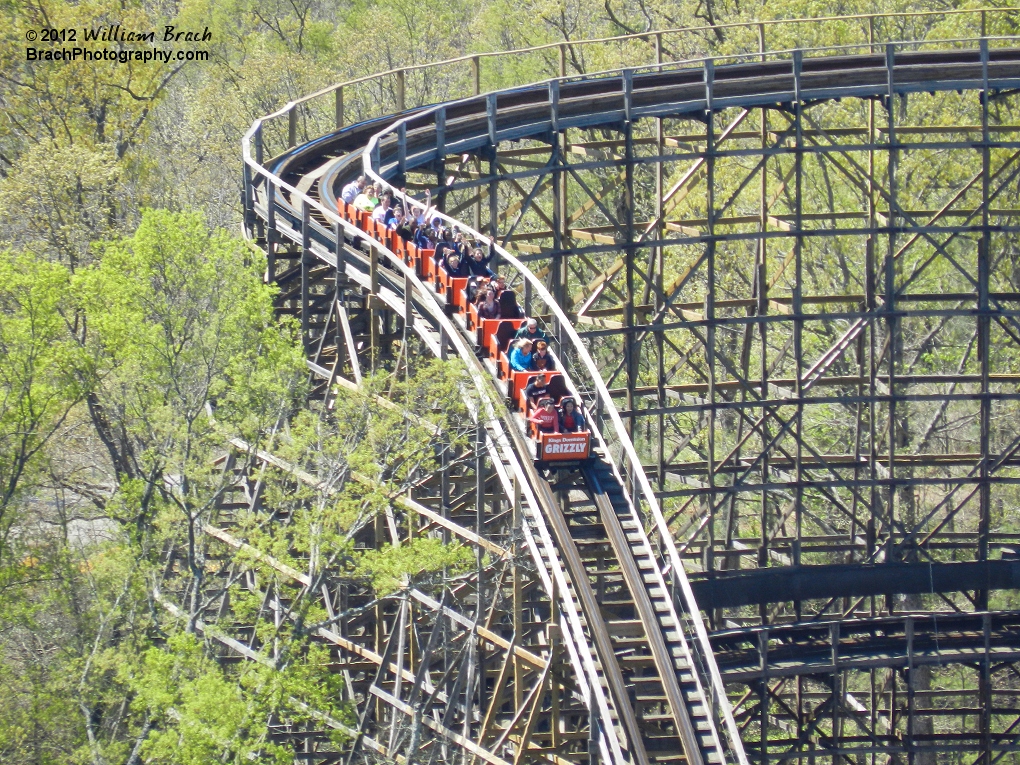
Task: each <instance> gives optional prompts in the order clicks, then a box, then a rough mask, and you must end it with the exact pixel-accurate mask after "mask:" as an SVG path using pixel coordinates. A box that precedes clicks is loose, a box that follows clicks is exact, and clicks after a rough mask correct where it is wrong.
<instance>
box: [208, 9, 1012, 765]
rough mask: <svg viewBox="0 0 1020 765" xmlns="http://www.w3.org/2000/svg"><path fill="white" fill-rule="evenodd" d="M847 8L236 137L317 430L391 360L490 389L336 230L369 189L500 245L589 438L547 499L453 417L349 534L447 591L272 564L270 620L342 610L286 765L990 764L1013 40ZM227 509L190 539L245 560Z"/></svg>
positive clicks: (404, 287)
mask: <svg viewBox="0 0 1020 765" xmlns="http://www.w3.org/2000/svg"><path fill="white" fill-rule="evenodd" d="M978 13H979V12H975V13H973V14H971V15H970V16H967V17H966V18H967V19H968V20H970V21H973V22H974V23H977V21H976V20H977V19H978V18H980V19H981V22H980V23H981V24H982V25H983V24H985V23H986V22H987V19H986V17H985V14H984V13H982V14H981V16H980V17H979V16H978ZM1003 13H1004V14H1006V16H1004V17H1003V18H1007V19H1011V20H1012V21H1011V22H1010V23H1014V24H1015V23H1016V21H1017V19H1016V13H1015V12H1014V11H1005V12H1003ZM1009 14H1012V15H1009ZM881 18H882V17H864V19H865V21H862V22H861V26H862V28H863V29H865V30H867V29H870V30H871V36H870V38H869V39H866V40H865V41H863V42H864V43H865V44H863V45H861V46H858V47H856V48H853V49H845V50H815V51H805V52H802V51H800V50H791V51H785V52H783V53H776V54H772V53H767V52H765V48H764V32H765V26H764V25H762V26H761V30H760V31H761V40H762V47H761V48H760V49H757V50H752V51H750V52H749V53H747V55H742V56H735V57H733V58H730V59H716V60H713V59H706V60H696V61H686V62H683V63H675V64H674V63H668V62H667V59H669V58H671V57H673V56H676V54H677V52H678V51H685V50H689V46H688V47H685V45H682V44H680V42H677V40H681V42H682V40H683V39H687V38H683V36H682V35H681V33H679V32H677V33H670V32H660V33H649V34H647V35H644V36H643V37H639V38H637V39H635V38H622V39H624V40H625V41H626V44H627V45H631V44H633V45H634V46H636V48H634V49H628V50H639V51H643V54H641V55H643V56H644V57H643V58H640V59H639V58H637V57H636V54H628V55H629V56H631V58H630V60H628V61H626V62H625V63H626V64H627V65H629V66H633V67H634V68H630V69H621V70H617V71H610V72H603V73H601V74H599V75H598V76H591V77H587V76H583V75H580V74H578V75H576V76H569V77H568V76H567V71H566V69H567V64H568V62H574V64H575V66H576V65H577V62H578V60H579V59H578V54H579V52H580V53H581V54H583V53H584V50H583V49H582V48H583V46H581V45H579V44H578V45H577V47H575V44H569V45H568V44H562V45H559V46H554V47H552V48H550V49H549V50H550V51H551V53H552V54H553V58H552V59H551V62H552V63H553V65H554V66H555V65H556V63H557V62H558V65H559V67H560V69H559V75H560V77H558V78H555V77H554V78H553V79H551V80H549V81H548V82H543V83H539V84H535V85H530V86H526V87H520V88H516V89H514V90H510V91H502V92H492V93H487V94H485V93H481V90H482V88H481V78H480V76H479V71H480V66H481V63H483V62H485V63H486V66H488V65H489V64H488V63H487V62H489V59H487V58H483V57H479V56H475V57H468V58H466V59H464V60H463V61H461V62H459V63H463V64H465V65H467V66H469V67H470V74H469V79H468V97H467V98H464V99H462V100H453V101H449V102H447V103H443V104H441V105H439V106H435V107H415V108H408V107H409V105H410V101H411V100H412V99H411V98H410V97H409V96H408V93H407V91H408V89H409V88H410V87H411V86H412V85H413V83H414V82H417V80H415V79H414V78H415V77H417V76H418V75H419V74H422V72H419V71H417V70H415V71H411V70H406V71H405V70H399V71H397V72H392V73H387V74H386V75H385V76H383V79H380V80H379V81H380V82H385V83H389V84H390V85H392V91H391V92H392V98H393V102H392V103H390V104H389V105H388V107H387V108H386V111H389V112H392V113H393V114H394V116H393V117H392V118H391V119H388V120H376V121H373V122H371V123H366V122H365V121H364V120H362V121H359V122H358V123H357V124H355V125H352V126H349V127H344V126H343V120H344V98H345V96H344V93H345V90H344V86H338V87H336V88H332V89H329V90H327V91H323V92H322V93H320V94H316V96H314V97H310V98H309V99H304V100H302V101H300V102H295V103H292V104H289V105H288V106H287V107H285V108H284V109H283V110H281V111H280V112H278V113H277V114H275V115H271V116H270V117H267V118H264V119H262V120H259V121H258V122H256V124H255V125H254V126H253V128H252V130H251V131H250V132H249V134H248V136H246V139H245V225H246V229H247V231H248V233H249V235H250V236H251V238H252V239H253V240H254V241H255V242H257V243H258V245H259V246H261V247H263V248H264V249H265V250H266V252H267V254H268V259H269V272H268V277H269V278H270V279H271V280H273V281H275V282H276V283H278V284H279V286H280V295H279V309H280V310H281V311H284V312H289V313H293V314H294V315H296V316H298V317H299V318H300V322H301V327H302V332H303V336H304V339H305V342H306V347H307V349H308V355H309V361H308V366H309V370H310V374H311V376H312V378H313V380H314V382H315V385H314V387H313V395H312V403H311V404H310V405H311V406H313V407H318V408H319V409H321V410H322V411H323V412H324V413H326V412H328V409H329V404H330V401H331V399H332V397H334V396H336V395H342V393H338V391H342V390H343V389H344V386H349V385H352V384H357V382H358V381H359V380H360V378H361V376H362V374H363V371H364V370H365V369H366V368H368V367H369V366H371V365H376V366H379V365H382V366H385V365H387V364H388V363H390V361H389V360H392V359H393V358H395V357H396V356H397V355H398V351H399V346H400V344H402V343H403V344H407V347H408V348H409V349H411V352H414V353H429V354H434V355H437V356H443V357H459V358H461V359H462V360H463V361H464V363H465V364H466V365H467V367H468V369H469V371H470V372H471V374H472V375H473V379H474V381H475V384H476V385H477V386H479V389H483V388H486V386H489V387H491V386H492V385H494V384H495V383H493V382H492V380H491V378H490V377H489V376H488V374H487V371H486V369H485V368H484V366H482V365H481V364H480V363H479V362H478V361H477V359H476V358H475V354H474V349H473V348H472V347H471V343H470V336H469V335H467V334H465V333H464V332H463V327H462V325H461V324H460V319H459V317H457V316H455V315H451V313H450V311H449V310H448V307H447V306H446V305H445V302H444V299H443V297H442V296H437V295H436V294H435V293H433V292H432V291H431V289H430V288H429V286H428V285H426V284H424V283H423V282H422V280H421V279H420V278H419V276H420V274H417V273H415V270H414V268H413V263H412V265H410V266H409V265H407V264H406V263H404V262H402V261H401V260H400V259H398V258H397V257H396V256H395V255H394V253H393V251H392V250H390V249H388V248H387V247H386V246H385V244H384V243H381V242H378V241H375V240H373V239H372V238H371V237H369V236H366V235H364V233H363V232H359V231H358V230H357V229H356V228H355V227H353V226H351V224H350V223H349V222H347V221H344V220H341V219H340V218H339V217H338V216H337V215H336V209H337V208H336V196H337V194H338V192H339V189H340V187H341V186H342V185H343V184H344V183H345V182H347V181H349V180H350V179H351V178H352V177H354V176H356V175H359V174H362V173H369V174H370V175H373V176H374V177H377V178H380V179H383V180H385V181H386V182H387V183H389V184H391V185H393V186H395V187H397V188H400V187H406V188H407V190H408V192H409V193H415V194H417V192H418V191H420V190H422V189H424V188H432V189H433V194H434V196H435V197H436V198H437V199H438V200H439V203H440V209H441V210H442V211H443V212H444V214H445V215H446V216H448V217H449V218H450V219H456V220H459V221H462V223H461V224H460V225H461V226H462V228H463V229H467V230H469V231H472V232H474V234H475V235H476V236H477V237H478V238H479V239H481V240H482V241H483V242H485V243H486V246H488V247H490V248H491V249H492V250H493V251H495V252H496V253H498V257H497V259H496V262H497V263H499V268H500V270H501V272H502V273H504V274H506V275H507V276H508V277H509V282H510V284H511V286H512V287H513V288H515V289H516V290H517V292H518V294H519V295H520V296H521V298H522V302H523V303H524V304H525V308H526V311H527V313H528V315H536V316H539V317H540V318H541V320H542V321H543V322H544V324H545V326H546V327H547V329H548V330H549V331H550V332H551V333H552V334H553V335H554V336H555V338H556V339H557V343H556V345H555V349H556V351H557V353H558V354H559V358H560V359H561V360H562V361H563V362H564V365H565V368H566V370H567V373H568V375H569V376H570V377H571V378H572V380H573V381H574V384H575V385H576V386H577V388H578V389H579V390H580V391H582V395H583V396H584V397H585V402H584V403H585V405H586V406H587V407H588V410H589V412H591V413H592V414H593V418H592V419H593V424H594V429H595V431H596V433H597V436H596V446H597V454H598V457H597V458H596V460H595V461H594V462H593V464H591V465H589V466H587V467H585V468H584V469H582V470H577V471H573V472H569V473H568V472H563V473H559V474H556V475H555V477H554V478H552V479H546V478H543V477H542V476H541V475H539V473H538V472H536V470H535V468H534V467H533V465H532V464H531V462H530V459H529V455H528V452H527V448H526V445H525V443H524V440H523V438H522V435H521V434H520V432H519V431H517V429H516V426H515V424H514V422H513V420H512V419H511V418H510V417H509V416H508V415H507V414H506V413H505V412H502V411H500V410H499V407H498V406H496V407H495V408H494V409H492V410H491V411H479V412H478V413H477V416H478V421H477V437H476V438H475V439H474V444H473V446H472V448H471V449H469V450H467V451H466V452H463V453H457V454H453V453H451V454H450V455H448V460H447V461H446V462H444V465H446V467H445V468H444V469H443V470H441V471H440V472H439V473H437V474H436V475H434V476H431V477H427V478H425V480H423V481H422V482H421V483H420V485H418V486H416V487H415V488H414V489H413V490H412V491H411V492H410V493H409V495H408V496H406V497H401V498H400V499H399V500H397V501H395V502H394V504H393V507H392V510H393V513H392V515H390V516H387V517H384V518H380V519H379V521H378V522H377V523H375V524H370V526H369V527H367V528H366V529H365V530H364V531H363V532H362V535H361V537H359V542H360V543H361V544H364V545H366V546H377V545H382V544H395V545H399V544H401V542H402V541H403V540H405V539H407V538H408V535H423V534H432V535H441V536H442V537H443V538H444V539H453V538H456V539H459V540H460V541H462V542H464V543H465V544H467V545H470V546H472V547H474V548H475V549H476V550H477V551H478V557H477V560H478V565H477V567H476V570H475V571H474V572H473V573H472V574H470V575H465V576H461V577H459V578H457V579H456V581H447V582H439V583H435V584H434V585H430V587H429V588H426V589H420V588H414V587H410V588H408V589H406V590H404V591H402V592H400V593H399V594H398V595H397V596H395V597H393V598H391V599H389V600H386V601H383V602H381V603H379V604H377V605H375V606H374V607H371V608H365V609H362V610H358V607H359V604H360V605H364V604H365V603H369V602H371V600H372V595H371V593H369V592H366V591H353V590H352V589H350V587H349V586H347V585H343V586H341V585H335V584H333V583H331V582H330V581H321V582H311V581H308V580H307V577H305V578H302V576H303V575H302V574H300V573H299V572H296V571H291V570H289V569H287V568H286V567H280V566H277V570H278V572H279V573H280V581H281V582H282V583H283V584H282V585H281V586H280V587H279V588H278V589H277V590H276V591H275V592H270V591H267V592H265V593H264V597H265V598H266V602H267V604H268V610H267V613H271V614H275V617H274V618H278V619H280V618H286V610H287V602H288V600H289V599H290V598H292V597H294V593H295V592H304V593H305V596H306V597H313V596H314V597H315V598H318V599H321V601H322V603H323V604H324V606H325V608H326V610H327V612H328V613H330V614H331V615H333V614H336V613H340V612H343V611H345V610H348V609H354V610H357V616H356V617H352V618H351V619H349V620H341V621H340V622H339V623H338V624H337V625H336V626H335V627H330V628H328V629H325V628H324V629H322V630H320V632H319V635H318V637H319V639H321V641H322V642H323V643H324V644H326V645H328V646H330V648H331V650H332V652H333V655H334V657H335V662H336V667H337V671H338V672H341V673H343V677H344V679H345V681H346V693H347V694H348V698H349V699H350V701H351V703H352V705H353V707H354V708H355V709H356V714H357V724H356V725H355V726H353V728H355V730H354V731H353V732H352V738H351V742H350V744H349V745H348V746H347V748H346V749H344V750H342V751H334V750H331V749H329V748H328V747H326V746H325V745H324V744H322V743H321V742H322V738H321V737H317V736H316V735H315V734H314V732H312V733H310V732H307V731H304V732H294V737H295V741H296V742H297V743H296V744H295V747H296V752H297V754H296V756H297V757H299V758H303V759H305V760H318V761H324V762H341V761H343V762H347V763H350V762H354V761H359V760H362V759H364V760H382V759H385V760H396V761H399V762H415V763H433V762H437V761H447V762H463V763H465V764H467V763H476V762H480V761H484V762H487V763H490V764H491V765H517V763H522V762H548V763H555V764H556V765H567V764H568V763H582V762H597V761H600V760H605V761H607V762H612V763H614V764H615V763H624V762H634V763H641V765H644V763H651V762H656V763H658V762H664V763H665V762H678V761H680V760H689V761H691V762H693V763H701V762H705V763H715V762H720V763H721V762H732V763H734V764H736V763H747V762H751V761H754V762H755V763H758V764H760V765H769V763H780V762H790V761H796V762H799V763H804V764H807V763H815V762H816V761H821V762H831V763H837V762H846V763H854V765H865V764H866V763H867V765H878V764H879V763H882V764H884V763H888V762H897V763H912V764H913V763H917V764H918V765H921V764H922V763H925V764H927V763H935V762H936V761H939V762H950V761H951V762H968V763H971V762H972V763H984V764H985V765H994V763H999V762H1013V763H1016V762H1017V758H1018V754H1017V752H1018V750H1020V744H1018V743H1017V742H1018V740H1020V664H1018V662H1020V611H1018V610H1017V609H1018V604H1017V598H1016V590H1017V589H1018V588H1020V495H1018V491H1017V484H1018V482H1020V433H1018V428H1017V427H1016V425H1017V423H1018V422H1020V417H1018V415H1020V393H1018V386H1020V265H1018V263H1020V183H1018V179H1020V51H1018V48H1020V41H1017V40H1015V39H1006V38H991V37H987V36H986V37H982V36H981V33H978V34H973V35H971V37H973V38H975V39H968V40H965V41H963V42H953V43H944V44H938V45H937V44H927V43H896V44H891V43H890V44H886V43H884V42H883V41H880V40H878V39H877V38H876V35H875V29H876V19H881ZM959 18H961V19H962V18H963V17H959ZM997 18H998V17H997ZM868 19H870V20H868ZM981 32H984V28H983V27H982V30H981ZM960 36H964V35H960ZM613 44H614V45H615V44H616V43H613ZM603 45H608V43H603ZM619 45H623V43H619ZM557 51H558V53H559V56H558V57H556V55H555V54H556V53H557ZM591 55H594V54H591ZM428 74H429V73H428V71H425V72H424V74H423V76H428ZM353 90H354V85H351V84H348V85H347V91H346V92H347V94H348V95H347V98H348V108H350V104H351V102H352V99H351V98H350V94H351V92H352V91H353ZM472 93H474V94H475V95H471V94H472ZM943 115H952V116H951V118H950V117H949V116H943ZM333 119H335V120H336V124H335V125H333V126H328V127H327V126H325V125H323V124H322V120H333ZM317 121H318V122H317ZM316 125H318V126H319V127H316ZM302 130H304V131H305V132H306V133H307V132H308V131H309V130H312V131H313V132H310V133H308V134H307V136H306V139H305V140H299V134H300V132H301V131H302ZM320 134H324V137H322V138H318V137H317V136H319V135H320ZM313 138H315V140H311V139H313ZM270 156H272V157H273V158H272V159H270V158H269V157H270ZM419 196H420V195H419ZM239 446H240V447H243V445H239ZM260 458H261V459H262V460H263V463H264V469H266V470H277V471H284V472H285V473H288V474H290V475H291V476H292V477H293V479H294V480H304V479H303V478H302V477H301V473H300V471H297V470H296V469H295V468H294V467H292V466H289V465H287V464H286V463H284V462H282V461H281V460H279V459H278V458H276V457H274V456H273V455H270V454H265V455H260ZM258 480H259V478H258V476H257V475H239V476H238V484H237V486H238V489H237V491H238V495H237V496H236V497H235V498H234V499H233V500H232V501H236V502H238V503H246V504H248V505H249V506H250V507H252V508H255V507H257V506H258V503H259V502H260V493H259V491H258V488H257V483H258ZM230 507H231V504H230V503H229V502H228V503H227V504H225V505H224V509H223V515H222V523H221V524H220V525H218V526H216V527H210V528H209V529H208V530H207V531H208V532H209V533H210V534H211V535H212V536H214V537H216V538H217V539H218V540H219V541H220V542H221V543H225V544H231V545H234V546H239V545H243V540H239V539H235V538H234V537H233V536H231V534H230V531H229V528H228V526H229V510H230ZM250 584H251V586H252V587H257V586H258V583H257V582H256V581H255V579H254V578H251V579H250ZM310 587H314V588H315V589H314V591H310V590H308V588H310ZM234 643H236V645H234V647H233V649H232V650H236V651H239V652H241V653H242V654H243V653H244V650H246V649H245V644H244V641H243V639H238V640H234ZM249 647H250V646H249ZM338 724H339V723H338ZM285 733H286V732H281V735H284V734H285Z"/></svg>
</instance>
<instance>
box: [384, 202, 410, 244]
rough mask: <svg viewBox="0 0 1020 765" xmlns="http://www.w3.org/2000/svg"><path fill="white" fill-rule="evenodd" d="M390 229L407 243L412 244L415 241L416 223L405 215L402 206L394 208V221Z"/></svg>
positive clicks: (391, 222) (390, 224)
mask: <svg viewBox="0 0 1020 765" xmlns="http://www.w3.org/2000/svg"><path fill="white" fill-rule="evenodd" d="M389 227H390V228H391V229H393V230H394V231H396V232H397V236H399V237H400V238H401V239H403V240H404V241H405V242H410V241H411V240H412V239H414V231H415V227H414V222H413V221H412V220H411V219H410V218H409V216H406V215H404V208H402V207H401V206H400V205H397V206H396V207H394V208H393V219H392V220H391V221H390V223H389Z"/></svg>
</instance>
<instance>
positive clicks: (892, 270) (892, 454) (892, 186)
mask: <svg viewBox="0 0 1020 765" xmlns="http://www.w3.org/2000/svg"><path fill="white" fill-rule="evenodd" d="M895 57H896V46H895V45H894V44H892V43H890V44H888V45H886V48H885V62H886V77H887V87H888V91H887V92H888V95H887V96H886V106H887V109H886V111H887V117H888V136H889V138H888V140H889V149H888V152H889V160H888V162H889V171H888V176H889V220H888V224H887V225H888V228H889V235H888V237H887V249H886V259H885V269H884V276H885V285H884V292H885V315H886V328H887V329H886V331H887V332H888V333H889V334H888V340H887V342H886V347H887V349H888V350H887V354H888V355H887V358H886V361H887V367H886V368H887V374H888V377H889V382H888V385H889V407H888V413H889V423H888V428H887V432H888V439H887V449H888V469H889V496H888V506H887V507H888V513H887V515H888V522H889V524H890V528H891V527H892V524H893V523H894V522H895V520H896V495H897V486H896V438H897V431H898V429H897V427H896V417H897V408H898V407H897V404H898V403H899V402H898V397H897V382H896V371H897V370H896V361H897V357H898V355H899V352H900V338H899V322H898V320H897V317H896V313H895V312H896V226H897V220H898V218H899V204H898V201H897V200H898V193H899V191H898V179H897V170H898V168H899V149H898V141H897V138H896V106H895V98H896V93H895V85H894V80H895V65H896V58H895ZM891 539H892V534H890V540H891ZM888 544H889V551H890V552H891V551H892V542H891V541H890V542H889V543H888ZM894 557H895V556H894V555H891V554H887V555H886V561H887V562H889V563H895V562H896V561H895V560H892V559H893V558H894ZM892 605H893V604H892V603H891V602H890V604H889V606H890V611H891V610H892Z"/></svg>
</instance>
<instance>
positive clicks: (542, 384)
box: [524, 374, 551, 407]
mask: <svg viewBox="0 0 1020 765" xmlns="http://www.w3.org/2000/svg"><path fill="white" fill-rule="evenodd" d="M524 397H525V398H526V399H527V401H528V403H529V404H531V406H532V407H538V402H540V401H541V400H542V399H544V398H551V396H550V395H549V381H548V378H546V376H545V375H544V374H538V375H535V376H534V378H532V380H531V382H529V383H528V384H527V385H526V386H524Z"/></svg>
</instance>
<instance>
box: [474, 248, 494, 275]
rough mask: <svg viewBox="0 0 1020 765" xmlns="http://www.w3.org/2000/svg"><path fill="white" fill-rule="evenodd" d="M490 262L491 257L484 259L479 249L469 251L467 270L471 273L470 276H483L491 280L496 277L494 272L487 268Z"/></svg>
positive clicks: (483, 254)
mask: <svg viewBox="0 0 1020 765" xmlns="http://www.w3.org/2000/svg"><path fill="white" fill-rule="evenodd" d="M491 260H492V255H489V256H488V257H486V256H485V253H484V252H482V248H481V247H475V248H473V249H472V250H471V257H470V258H468V262H467V265H468V270H469V271H471V275H472V276H485V277H488V278H489V279H492V278H494V277H495V276H496V272H495V271H493V270H492V269H491V268H489V262H490V261H491Z"/></svg>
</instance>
